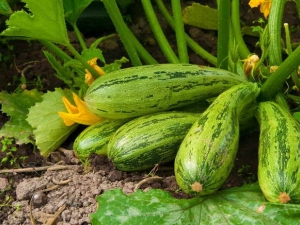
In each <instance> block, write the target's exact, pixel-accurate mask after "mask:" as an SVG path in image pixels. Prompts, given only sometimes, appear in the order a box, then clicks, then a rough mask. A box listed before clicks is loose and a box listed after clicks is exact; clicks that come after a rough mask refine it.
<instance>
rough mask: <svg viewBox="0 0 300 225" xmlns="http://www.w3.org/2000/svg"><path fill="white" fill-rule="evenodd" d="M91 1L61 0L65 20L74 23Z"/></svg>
mask: <svg viewBox="0 0 300 225" xmlns="http://www.w3.org/2000/svg"><path fill="white" fill-rule="evenodd" d="M92 1H93V0H63V2H64V9H65V18H66V20H67V21H68V22H69V23H70V24H75V23H76V21H77V19H78V18H79V16H80V14H81V13H82V12H83V10H84V9H85V8H86V7H88V6H89V4H91V2H92Z"/></svg>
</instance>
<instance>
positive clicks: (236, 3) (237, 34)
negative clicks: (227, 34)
mask: <svg viewBox="0 0 300 225" xmlns="http://www.w3.org/2000/svg"><path fill="white" fill-rule="evenodd" d="M231 5H232V15H231V23H232V31H233V36H234V38H235V41H236V45H237V48H238V52H239V55H240V57H241V59H246V58H247V57H248V56H249V55H250V51H249V49H248V47H247V45H246V44H245V42H244V39H243V36H242V30H241V22H240V0H232V4H231Z"/></svg>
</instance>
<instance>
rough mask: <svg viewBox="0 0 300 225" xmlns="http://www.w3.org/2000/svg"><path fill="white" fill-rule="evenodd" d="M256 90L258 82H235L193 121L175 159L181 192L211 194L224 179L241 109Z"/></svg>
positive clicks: (232, 157)
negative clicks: (234, 84) (238, 83)
mask: <svg viewBox="0 0 300 225" xmlns="http://www.w3.org/2000/svg"><path fill="white" fill-rule="evenodd" d="M258 94H259V88H258V86H257V84H254V83H247V84H240V85H236V86H234V87H232V88H230V89H228V90H227V91H225V92H223V93H222V94H220V95H219V96H218V97H217V98H216V99H215V100H214V101H213V103H212V104H211V105H210V107H209V108H208V109H207V110H206V111H205V112H204V113H203V114H202V115H201V116H200V118H199V119H198V120H197V121H196V122H195V123H194V124H193V126H192V127H191V129H190V130H189V132H188V133H187V135H186V137H185V138H184V140H183V142H182V144H181V145H180V148H179V151H178V153H177V155H176V158H175V162H174V163H175V166H174V170H175V178H176V181H177V183H178V185H179V187H180V188H181V189H182V190H183V191H184V192H186V193H189V194H195V195H207V194H211V193H213V192H215V191H216V190H218V189H219V188H220V187H221V185H222V184H223V183H224V182H225V181H226V179H227V177H228V175H229V173H230V171H231V169H232V167H233V164H234V160H235V156H236V153H237V150H238V142H239V133H240V128H239V118H240V113H241V111H242V110H243V109H244V108H245V107H246V106H250V103H251V104H252V103H253V102H254V100H255V99H256V97H257V96H258ZM253 104H254V103H253Z"/></svg>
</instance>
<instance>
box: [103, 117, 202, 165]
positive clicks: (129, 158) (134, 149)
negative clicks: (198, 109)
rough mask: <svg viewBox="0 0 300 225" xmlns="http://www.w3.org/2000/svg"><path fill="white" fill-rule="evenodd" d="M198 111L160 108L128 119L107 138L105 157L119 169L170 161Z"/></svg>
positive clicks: (195, 118)
mask: <svg viewBox="0 0 300 225" xmlns="http://www.w3.org/2000/svg"><path fill="white" fill-rule="evenodd" d="M199 115H201V114H200V113H187V112H162V113H157V114H151V115H146V116H142V117H138V118H136V119H134V120H131V121H129V122H128V123H126V124H124V125H123V126H122V127H120V128H119V129H118V130H117V131H116V133H115V134H114V135H113V137H112V138H111V139H110V141H109V144H108V150H107V153H108V157H109V158H110V159H111V160H112V162H113V163H114V165H115V166H116V167H117V168H118V169H119V170H122V171H138V170H145V169H149V168H153V167H154V166H155V164H162V163H166V162H170V161H172V160H174V158H175V156H176V153H177V151H178V148H179V145H180V143H181V142H182V140H183V138H184V137H185V135H186V133H187V132H188V130H189V129H190V127H191V126H192V124H193V123H194V122H195V121H196V120H197V119H198V118H199Z"/></svg>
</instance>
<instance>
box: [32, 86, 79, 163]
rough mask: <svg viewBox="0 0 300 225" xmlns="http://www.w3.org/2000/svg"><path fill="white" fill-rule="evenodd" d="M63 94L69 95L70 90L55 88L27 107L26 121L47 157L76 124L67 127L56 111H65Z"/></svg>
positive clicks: (42, 153)
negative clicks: (41, 99) (40, 100)
mask: <svg viewBox="0 0 300 225" xmlns="http://www.w3.org/2000/svg"><path fill="white" fill-rule="evenodd" d="M63 96H71V92H70V90H64V91H63V90H61V89H59V88H57V89H55V91H54V92H47V93H46V94H44V95H43V101H42V102H40V103H37V104H35V105H34V106H33V107H31V108H30V109H29V113H28V118H27V121H28V123H29V124H30V125H31V126H32V128H33V129H34V130H33V134H34V138H35V140H36V145H37V147H38V148H39V150H40V152H41V155H42V156H44V157H47V156H48V155H49V154H50V153H51V152H52V151H54V150H55V149H57V148H58V147H59V146H60V145H61V144H62V143H63V142H64V141H65V140H66V138H67V137H68V136H69V134H70V133H72V132H73V131H74V130H75V129H76V127H77V125H76V124H75V125H73V126H70V127H67V126H66V125H65V124H64V122H63V120H62V119H61V118H60V117H59V115H58V112H66V111H67V110H66V108H65V106H64V103H63V102H62V97H63Z"/></svg>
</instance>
